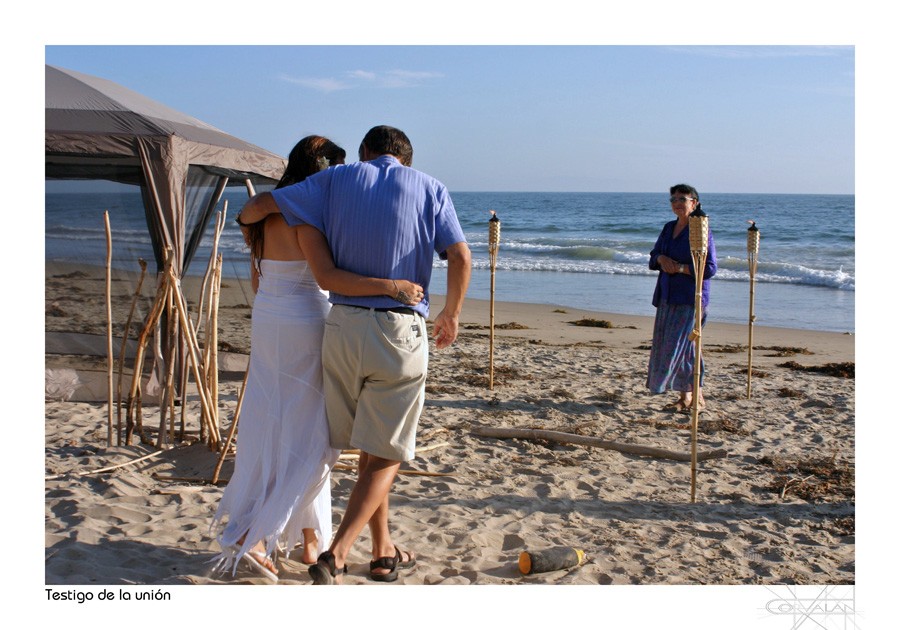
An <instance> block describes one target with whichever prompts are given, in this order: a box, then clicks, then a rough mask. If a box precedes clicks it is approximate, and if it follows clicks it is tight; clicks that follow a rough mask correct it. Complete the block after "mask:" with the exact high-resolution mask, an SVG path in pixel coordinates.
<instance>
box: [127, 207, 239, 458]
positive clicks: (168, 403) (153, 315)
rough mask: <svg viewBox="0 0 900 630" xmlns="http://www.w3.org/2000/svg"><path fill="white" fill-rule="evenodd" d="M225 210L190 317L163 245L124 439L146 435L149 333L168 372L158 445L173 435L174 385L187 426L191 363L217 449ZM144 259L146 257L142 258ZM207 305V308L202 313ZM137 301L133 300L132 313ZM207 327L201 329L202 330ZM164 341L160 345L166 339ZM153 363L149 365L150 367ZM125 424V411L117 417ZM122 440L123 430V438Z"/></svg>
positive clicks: (205, 427)
mask: <svg viewBox="0 0 900 630" xmlns="http://www.w3.org/2000/svg"><path fill="white" fill-rule="evenodd" d="M227 207H228V206H227V202H226V205H225V210H223V211H222V212H219V213H217V216H216V229H215V232H214V238H213V246H212V252H211V254H210V261H209V264H208V267H207V271H206V274H205V275H204V279H203V283H202V285H201V295H200V300H199V302H198V309H197V310H198V312H197V315H196V319H191V316H190V309H189V306H188V303H187V300H186V299H185V296H184V292H183V290H182V286H181V280H180V279H179V278H178V276H177V274H176V273H175V270H174V267H173V263H174V252H173V250H172V249H171V248H167V249H166V251H165V262H164V265H163V271H162V272H161V273H160V274H159V275H158V280H157V289H156V296H155V298H154V300H153V304H152V306H151V308H150V312H149V314H148V315H147V317H146V319H145V321H144V323H143V326H142V328H141V330H140V332H139V333H138V336H137V348H136V352H135V358H134V369H133V371H132V382H131V386H130V388H129V391H128V398H127V403H126V413H125V416H126V417H125V420H126V426H125V443H126V444H131V443H132V439H133V437H134V434H135V432H137V433H138V435H139V436H140V438H141V440H142V441H148V442H149V440H148V439H147V438H145V437H144V433H143V410H142V389H141V381H142V378H143V372H144V369H143V366H144V360H145V356H146V353H147V347H148V345H149V342H150V339H151V337H153V338H154V340H155V347H154V355H155V358H156V359H157V361H154V363H157V362H159V363H160V364H161V365H164V366H165V374H164V375H163V376H162V377H161V378H160V382H161V389H160V394H159V431H158V433H157V437H156V443H155V444H156V446H157V447H159V448H162V447H164V446H167V445H171V444H173V443H174V441H175V416H176V414H175V400H176V391H178V392H180V395H181V430H180V433H181V434H182V435H183V434H184V431H185V413H186V408H187V405H186V401H187V382H188V369H190V370H191V375H192V376H193V378H194V383H195V386H196V388H197V395H198V399H199V402H200V439H201V441H204V442H205V443H206V444H207V445H208V446H209V447H210V449H211V450H217V449H218V448H219V446H220V443H221V432H220V423H219V413H218V388H219V381H218V353H217V348H218V334H217V331H218V319H217V318H218V310H219V290H220V287H221V280H222V255H221V254H219V253H218V243H219V238H220V236H221V233H222V230H223V228H224V226H225V212H226V211H227ZM141 262H142V263H143V261H141ZM144 268H145V265H144V264H142V274H141V281H140V282H139V283H138V290H137V291H136V292H135V295H134V300H135V301H137V299H138V297H139V295H140V285H141V283H142V282H143V269H144ZM204 309H205V311H206V314H205V316H204ZM133 311H134V303H133V304H132V313H133ZM130 320H131V315H129V322H128V323H127V324H126V329H125V334H124V338H123V342H122V343H123V345H122V355H121V358H120V361H119V370H120V373H119V383H120V385H119V392H118V399H119V403H118V404H119V408H120V409H121V396H122V392H121V380H122V371H123V369H122V368H123V363H124V348H125V343H126V342H127V337H128V332H129V328H130ZM163 320H164V321H165V322H166V323H167V327H166V330H165V335H163V334H162V332H163V331H162V321H163ZM201 330H202V331H203V334H202V335H201V333H200V331H201ZM163 339H164V340H166V342H167V343H166V347H165V348H162V347H161V342H162V340H163ZM201 340H202V341H201ZM178 365H180V367H181V370H182V371H181V374H180V375H178V376H179V378H178V384H179V387H178V388H176V366H178ZM153 369H154V367H153V366H151V370H153ZM119 427H120V428H121V413H120V419H119ZM119 441H120V443H121V435H120V438H119Z"/></svg>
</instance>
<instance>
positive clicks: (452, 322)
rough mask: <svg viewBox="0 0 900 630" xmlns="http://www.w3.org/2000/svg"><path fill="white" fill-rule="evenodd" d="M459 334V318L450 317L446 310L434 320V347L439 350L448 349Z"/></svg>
mask: <svg viewBox="0 0 900 630" xmlns="http://www.w3.org/2000/svg"><path fill="white" fill-rule="evenodd" d="M458 334H459V317H454V316H452V315H448V314H447V312H446V310H444V311H441V312H440V313H439V314H438V316H437V317H435V318H434V332H433V333H432V336H433V337H434V345H435V347H436V348H437V349H438V350H441V349H443V348H446V347H448V346H449V345H450V344H452V343H453V342H454V341H456V336H457V335H458Z"/></svg>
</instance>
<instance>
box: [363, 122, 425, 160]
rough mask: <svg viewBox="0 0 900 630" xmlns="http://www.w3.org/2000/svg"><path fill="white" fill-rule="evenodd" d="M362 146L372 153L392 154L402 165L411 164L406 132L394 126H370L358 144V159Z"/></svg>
mask: <svg viewBox="0 0 900 630" xmlns="http://www.w3.org/2000/svg"><path fill="white" fill-rule="evenodd" d="M363 147H365V148H367V149H368V150H369V152H370V153H372V154H374V155H388V154H389V155H393V156H395V157H396V158H397V159H398V160H400V163H401V164H403V165H404V166H412V159H413V148H412V143H411V142H410V141H409V138H407V137H406V134H405V133H403V132H402V131H400V130H399V129H397V128H395V127H388V126H387V125H379V126H377V127H372V128H371V129H369V132H368V133H367V134H366V136H365V137H364V138H363V139H362V143H361V144H360V145H359V159H360V160H361V159H362V150H363Z"/></svg>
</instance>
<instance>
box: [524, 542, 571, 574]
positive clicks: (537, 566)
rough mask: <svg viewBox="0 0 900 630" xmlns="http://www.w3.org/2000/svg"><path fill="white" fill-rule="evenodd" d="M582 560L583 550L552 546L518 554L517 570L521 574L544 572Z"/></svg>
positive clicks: (567, 566)
mask: <svg viewBox="0 0 900 630" xmlns="http://www.w3.org/2000/svg"><path fill="white" fill-rule="evenodd" d="M582 562H584V551H582V550H581V549H575V548H574V547H553V548H552V549H544V550H542V551H523V552H522V553H521V554H519V571H521V572H522V574H523V575H531V574H532V573H546V572H548V571H559V570H560V569H568V568H571V567H575V566H578V565H579V564H581V563H582Z"/></svg>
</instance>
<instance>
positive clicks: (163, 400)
mask: <svg viewBox="0 0 900 630" xmlns="http://www.w3.org/2000/svg"><path fill="white" fill-rule="evenodd" d="M174 300H175V296H174V295H173V290H172V287H171V285H170V286H169V295H168V298H167V300H166V302H167V304H166V311H167V313H168V314H169V315H168V318H167V321H168V324H169V330H168V334H167V335H166V341H168V344H169V347H168V348H167V349H166V353H167V356H168V362H167V364H166V385H165V388H164V389H163V390H162V393H165V396H160V401H159V403H160V404H159V412H160V413H159V415H160V424H159V434H158V435H157V436H156V442H157V446H162V444H163V443H168V444H174V443H175V363H176V352H177V347H178V334H177V326H176V324H177V320H176V318H175V317H174V310H175V309H174ZM167 408H168V414H167V413H166V411H167ZM167 415H168V419H169V432H168V439H166V438H167V434H166V416H167Z"/></svg>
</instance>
